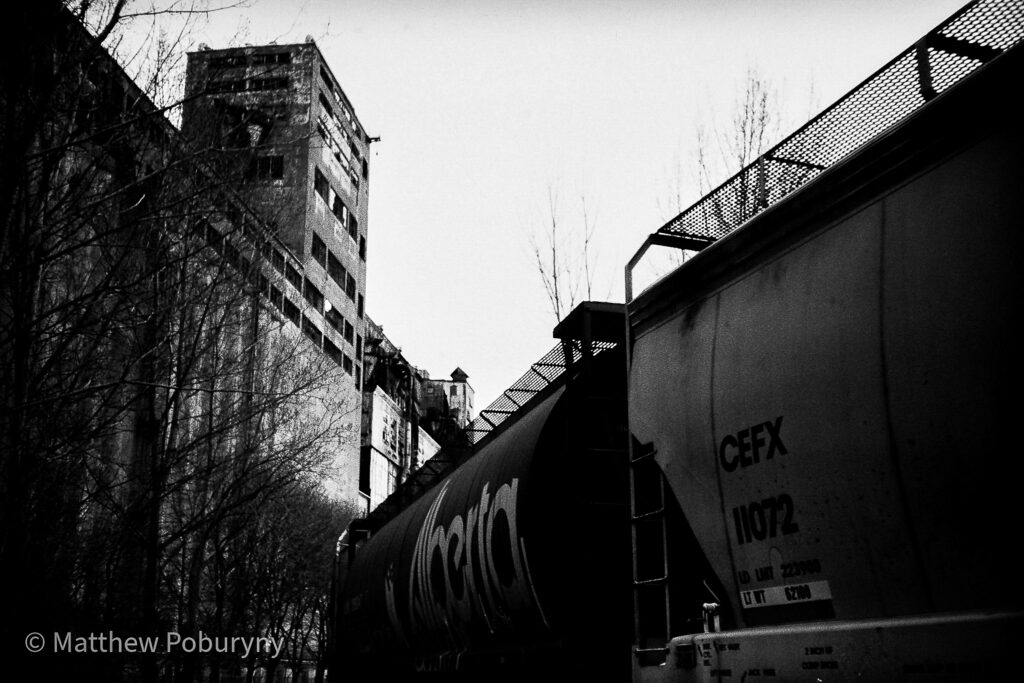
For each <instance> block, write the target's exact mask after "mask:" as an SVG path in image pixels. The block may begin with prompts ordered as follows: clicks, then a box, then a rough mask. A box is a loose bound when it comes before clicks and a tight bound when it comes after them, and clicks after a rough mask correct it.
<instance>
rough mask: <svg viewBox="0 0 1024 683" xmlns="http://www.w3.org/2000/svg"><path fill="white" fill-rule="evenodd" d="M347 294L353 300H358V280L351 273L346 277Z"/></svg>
mask: <svg viewBox="0 0 1024 683" xmlns="http://www.w3.org/2000/svg"><path fill="white" fill-rule="evenodd" d="M345 294H346V295H347V296H348V298H349V299H352V301H355V300H356V280H355V278H354V277H352V274H351V273H349V275H348V277H347V278H346V279H345Z"/></svg>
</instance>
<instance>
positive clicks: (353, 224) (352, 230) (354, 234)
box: [348, 212, 359, 241]
mask: <svg viewBox="0 0 1024 683" xmlns="http://www.w3.org/2000/svg"><path fill="white" fill-rule="evenodd" d="M348 234H349V237H351V238H352V239H353V240H357V241H358V239H359V221H357V220H356V217H355V215H354V214H352V213H351V212H350V213H349V214H348Z"/></svg>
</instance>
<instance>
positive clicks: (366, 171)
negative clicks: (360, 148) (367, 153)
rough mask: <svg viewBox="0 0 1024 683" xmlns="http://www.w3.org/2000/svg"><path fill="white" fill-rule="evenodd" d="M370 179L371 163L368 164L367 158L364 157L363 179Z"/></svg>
mask: <svg viewBox="0 0 1024 683" xmlns="http://www.w3.org/2000/svg"><path fill="white" fill-rule="evenodd" d="M369 179H370V164H368V163H367V162H366V159H363V180H369Z"/></svg>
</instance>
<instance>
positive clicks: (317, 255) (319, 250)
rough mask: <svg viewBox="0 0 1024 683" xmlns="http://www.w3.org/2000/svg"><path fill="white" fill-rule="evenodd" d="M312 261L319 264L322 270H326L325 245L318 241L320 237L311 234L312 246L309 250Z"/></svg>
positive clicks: (320, 240)
mask: <svg viewBox="0 0 1024 683" xmlns="http://www.w3.org/2000/svg"><path fill="white" fill-rule="evenodd" d="M310 251H311V253H312V254H313V260H314V261H316V262H317V263H319V264H320V267H321V268H323V269H324V270H326V269H327V244H326V243H325V242H324V241H323V240H322V239H320V235H318V234H316V233H315V232H314V233H313V246H312V249H311V250H310Z"/></svg>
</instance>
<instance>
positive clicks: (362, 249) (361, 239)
mask: <svg viewBox="0 0 1024 683" xmlns="http://www.w3.org/2000/svg"><path fill="white" fill-rule="evenodd" d="M359 258H360V259H362V260H363V261H365V260H366V238H365V237H363V236H362V235H360V236H359Z"/></svg>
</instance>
